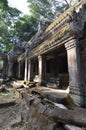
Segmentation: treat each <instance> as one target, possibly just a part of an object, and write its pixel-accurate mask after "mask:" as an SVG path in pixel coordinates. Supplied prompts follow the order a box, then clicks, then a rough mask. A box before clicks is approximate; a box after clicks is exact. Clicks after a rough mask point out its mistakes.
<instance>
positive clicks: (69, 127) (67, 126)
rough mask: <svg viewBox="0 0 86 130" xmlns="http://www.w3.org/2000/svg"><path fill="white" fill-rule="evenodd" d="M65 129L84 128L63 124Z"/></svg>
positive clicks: (79, 129)
mask: <svg viewBox="0 0 86 130" xmlns="http://www.w3.org/2000/svg"><path fill="white" fill-rule="evenodd" d="M65 129H66V130H84V128H80V127H77V126H74V125H65Z"/></svg>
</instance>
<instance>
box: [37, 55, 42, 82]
mask: <svg viewBox="0 0 86 130" xmlns="http://www.w3.org/2000/svg"><path fill="white" fill-rule="evenodd" d="M38 73H39V83H40V84H41V83H42V56H41V55H39V56H38Z"/></svg>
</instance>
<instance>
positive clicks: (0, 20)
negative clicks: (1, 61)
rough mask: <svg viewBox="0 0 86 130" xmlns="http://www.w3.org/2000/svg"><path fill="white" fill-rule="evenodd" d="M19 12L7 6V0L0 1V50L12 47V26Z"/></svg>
mask: <svg viewBox="0 0 86 130" xmlns="http://www.w3.org/2000/svg"><path fill="white" fill-rule="evenodd" d="M19 14H20V11H19V10H17V9H16V8H11V7H9V6H8V2H7V0H0V50H10V49H11V48H12V46H13V37H14V36H13V26H14V24H15V22H16V21H17V19H18V17H19Z"/></svg>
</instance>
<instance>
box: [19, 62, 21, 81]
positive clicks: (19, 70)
mask: <svg viewBox="0 0 86 130" xmlns="http://www.w3.org/2000/svg"><path fill="white" fill-rule="evenodd" d="M18 78H19V79H20V78H21V61H19V62H18Z"/></svg>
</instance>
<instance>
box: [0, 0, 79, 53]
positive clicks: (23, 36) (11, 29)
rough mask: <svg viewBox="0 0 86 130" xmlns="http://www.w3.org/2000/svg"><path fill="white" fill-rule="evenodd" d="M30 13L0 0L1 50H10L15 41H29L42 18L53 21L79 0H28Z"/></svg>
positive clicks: (4, 0)
mask: <svg viewBox="0 0 86 130" xmlns="http://www.w3.org/2000/svg"><path fill="white" fill-rule="evenodd" d="M27 1H28V2H29V8H30V13H31V14H30V15H21V12H20V11H19V10H18V9H16V8H12V7H9V5H8V1H7V0H0V50H8V51H9V50H10V49H11V48H12V46H13V44H14V43H15V42H18V41H19V42H22V43H23V42H27V41H28V40H30V39H31V37H32V36H33V35H34V34H35V33H36V31H37V27H38V23H39V21H40V20H41V18H43V17H44V18H48V19H49V20H51V22H52V21H53V20H54V19H55V18H56V17H57V16H58V15H60V14H61V13H62V12H64V11H65V10H66V9H67V8H69V7H70V6H71V5H72V4H73V3H74V2H76V1H77V0H63V1H62V0H27Z"/></svg>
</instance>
